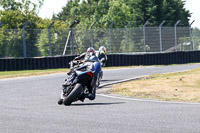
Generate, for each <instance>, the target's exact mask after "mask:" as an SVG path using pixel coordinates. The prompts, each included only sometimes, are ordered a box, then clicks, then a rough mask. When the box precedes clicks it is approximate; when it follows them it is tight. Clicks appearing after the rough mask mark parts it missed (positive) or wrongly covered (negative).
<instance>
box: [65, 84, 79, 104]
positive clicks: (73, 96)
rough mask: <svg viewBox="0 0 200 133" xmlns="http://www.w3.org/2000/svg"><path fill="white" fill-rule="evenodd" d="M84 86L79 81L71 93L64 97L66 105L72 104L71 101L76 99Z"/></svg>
mask: <svg viewBox="0 0 200 133" xmlns="http://www.w3.org/2000/svg"><path fill="white" fill-rule="evenodd" d="M82 88H83V86H82V85H81V84H80V83H77V84H76V86H75V87H74V89H73V90H72V91H71V93H70V94H69V95H68V96H67V97H66V98H64V100H63V103H64V105H66V106H69V105H71V103H72V102H73V101H74V100H76V98H77V97H78V95H79V94H80V93H81V92H82Z"/></svg>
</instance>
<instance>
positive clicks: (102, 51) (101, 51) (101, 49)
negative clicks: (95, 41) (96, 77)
mask: <svg viewBox="0 0 200 133" xmlns="http://www.w3.org/2000/svg"><path fill="white" fill-rule="evenodd" d="M99 52H100V53H103V54H106V48H105V47H104V46H101V47H100V48H99Z"/></svg>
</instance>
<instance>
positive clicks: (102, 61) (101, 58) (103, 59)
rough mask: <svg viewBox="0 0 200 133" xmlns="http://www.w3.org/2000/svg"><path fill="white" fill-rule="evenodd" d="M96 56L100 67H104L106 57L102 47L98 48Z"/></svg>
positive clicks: (104, 49)
mask: <svg viewBox="0 0 200 133" xmlns="http://www.w3.org/2000/svg"><path fill="white" fill-rule="evenodd" d="M96 56H97V57H98V58H99V60H100V62H101V65H102V66H105V63H106V61H107V56H106V48H105V47H104V46H101V47H100V48H99V51H97V52H96Z"/></svg>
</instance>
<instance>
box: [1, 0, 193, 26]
mask: <svg viewBox="0 0 200 133" xmlns="http://www.w3.org/2000/svg"><path fill="white" fill-rule="evenodd" d="M16 1H17V0H1V2H0V7H1V8H3V9H4V10H0V22H4V25H2V26H1V28H3V29H19V28H22V26H23V25H24V24H25V22H26V21H29V22H30V24H29V25H28V27H27V28H31V29H43V28H47V27H48V26H49V25H50V24H51V22H52V21H55V24H54V26H53V27H52V28H68V26H69V25H70V24H71V23H72V22H73V21H74V20H75V19H76V20H79V21H80V23H79V25H77V28H90V26H91V25H92V24H93V23H94V22H98V23H97V25H96V26H95V27H96V28H108V27H109V25H110V24H111V23H112V21H115V25H114V28H124V27H125V26H126V25H127V24H128V23H129V22H130V21H132V25H131V26H132V27H138V26H142V25H143V24H144V23H145V22H146V21H147V20H148V21H149V24H148V25H149V26H158V25H160V24H161V22H162V21H163V20H166V23H165V26H174V24H175V23H176V22H177V21H178V20H181V23H180V25H182V26H188V25H189V17H190V13H189V11H188V10H186V9H185V8H184V5H185V2H184V1H182V0H68V3H67V4H66V5H65V6H64V7H63V9H62V11H61V12H60V13H58V14H53V15H52V19H51V20H50V19H42V18H40V17H38V15H37V14H38V12H39V10H40V8H41V6H42V4H43V2H44V0H35V1H36V3H33V2H31V0H21V1H20V0H19V1H18V2H16ZM50 8H53V7H50Z"/></svg>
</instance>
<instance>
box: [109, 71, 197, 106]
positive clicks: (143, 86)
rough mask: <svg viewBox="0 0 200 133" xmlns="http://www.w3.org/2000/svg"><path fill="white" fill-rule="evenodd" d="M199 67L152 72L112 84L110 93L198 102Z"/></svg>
mask: <svg viewBox="0 0 200 133" xmlns="http://www.w3.org/2000/svg"><path fill="white" fill-rule="evenodd" d="M199 79H200V69H193V70H191V71H186V72H179V73H170V74H154V75H151V76H148V77H144V78H141V79H140V80H134V81H130V82H125V83H120V84H116V85H113V86H112V88H111V93H113V94H117V95H125V96H131V97H135V98H148V99H157V100H164V101H182V102H200V80H199Z"/></svg>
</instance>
